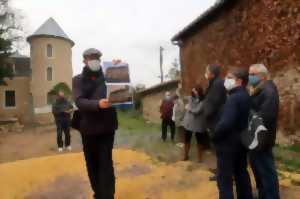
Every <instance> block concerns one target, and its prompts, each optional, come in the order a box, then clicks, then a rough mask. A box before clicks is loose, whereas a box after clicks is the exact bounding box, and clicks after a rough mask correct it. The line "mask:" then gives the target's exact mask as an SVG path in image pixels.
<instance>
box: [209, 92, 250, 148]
mask: <svg viewBox="0 0 300 199" xmlns="http://www.w3.org/2000/svg"><path fill="white" fill-rule="evenodd" d="M250 108H251V98H250V96H249V94H248V92H247V90H246V88H244V87H238V88H235V89H233V90H232V91H230V92H229V97H228V99H227V101H226V103H225V105H224V109H223V112H222V114H221V118H220V120H219V122H218V124H217V126H216V129H215V132H214V134H213V141H214V143H215V145H216V148H217V149H218V148H222V149H224V148H227V149H234V148H235V147H237V146H241V144H240V135H241V133H242V131H243V130H245V129H246V128H247V126H248V118H249V113H250Z"/></svg>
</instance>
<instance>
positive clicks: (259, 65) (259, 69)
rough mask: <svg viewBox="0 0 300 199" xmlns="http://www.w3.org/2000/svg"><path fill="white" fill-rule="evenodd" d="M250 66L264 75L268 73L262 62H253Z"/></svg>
mask: <svg viewBox="0 0 300 199" xmlns="http://www.w3.org/2000/svg"><path fill="white" fill-rule="evenodd" d="M250 68H255V69H256V70H258V71H259V73H262V74H264V75H269V70H268V69H267V67H266V66H265V65H264V64H253V65H251V66H250Z"/></svg>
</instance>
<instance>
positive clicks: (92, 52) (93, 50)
mask: <svg viewBox="0 0 300 199" xmlns="http://www.w3.org/2000/svg"><path fill="white" fill-rule="evenodd" d="M90 55H99V56H100V57H101V56H102V53H101V52H100V51H99V50H97V49H96V48H89V49H87V50H85V51H84V52H83V57H86V56H90Z"/></svg>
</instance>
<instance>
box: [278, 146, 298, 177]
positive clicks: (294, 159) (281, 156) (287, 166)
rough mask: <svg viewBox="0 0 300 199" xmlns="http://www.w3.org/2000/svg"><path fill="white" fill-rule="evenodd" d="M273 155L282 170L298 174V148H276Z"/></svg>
mask: <svg viewBox="0 0 300 199" xmlns="http://www.w3.org/2000/svg"><path fill="white" fill-rule="evenodd" d="M274 154H275V158H276V160H277V161H278V162H279V164H280V167H281V168H282V169H284V170H287V171H290V172H296V173H300V151H299V146H296V145H293V146H287V147H281V146H276V147H275V153H274Z"/></svg>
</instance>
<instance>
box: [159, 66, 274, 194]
mask: <svg viewBox="0 0 300 199" xmlns="http://www.w3.org/2000/svg"><path fill="white" fill-rule="evenodd" d="M221 73H222V71H221V67H220V66H217V65H209V66H208V67H207V69H206V73H205V78H206V79H207V80H208V87H207V89H206V90H205V91H204V89H203V86H201V85H196V86H195V87H194V88H192V90H191V95H190V96H189V97H187V98H184V99H181V98H180V97H179V96H178V95H176V96H175V97H172V96H171V94H170V93H169V92H167V93H166V95H165V98H164V99H163V100H162V103H161V106H160V112H161V118H162V139H163V140H164V141H165V140H166V137H167V136H166V134H167V133H166V132H167V131H166V126H168V125H169V126H171V135H172V136H171V138H172V140H173V139H174V136H175V126H176V127H177V129H178V131H179V132H180V131H182V130H183V131H184V157H183V160H188V159H189V150H190V147H191V137H192V135H193V134H195V137H196V140H197V149H198V150H197V151H198V161H200V162H201V161H202V158H203V150H204V149H205V148H207V147H210V146H212V148H213V149H214V150H215V152H216V157H217V169H216V172H215V173H216V176H215V177H216V180H217V184H218V188H219V198H220V199H233V198H234V191H233V184H234V182H235V185H236V192H237V198H239V199H252V198H255V197H254V196H253V193H252V188H251V180H250V177H249V173H248V170H247V167H248V160H249V162H250V166H251V168H252V171H253V174H254V177H255V181H256V186H257V190H258V196H257V197H256V198H258V199H279V198H280V196H279V183H278V175H277V171H276V166H275V161H274V157H273V152H272V149H273V147H274V145H275V140H276V130H277V118H278V111H279V96H278V91H277V88H276V85H275V84H274V82H273V81H272V80H270V78H269V72H268V69H267V68H266V66H265V65H263V64H255V65H252V66H250V68H249V70H245V69H243V68H234V67H233V68H230V69H229V70H228V72H227V75H226V77H225V79H224V80H223V79H222V78H221ZM184 101H186V103H184ZM252 111H253V112H255V113H257V114H258V115H259V116H260V117H261V118H262V119H263V122H264V125H265V126H266V128H267V130H268V136H267V140H266V144H265V146H264V148H261V149H256V150H251V151H249V150H247V149H246V147H245V146H243V145H242V142H241V134H242V132H243V131H245V130H246V129H247V128H248V122H249V116H250V112H252Z"/></svg>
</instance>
